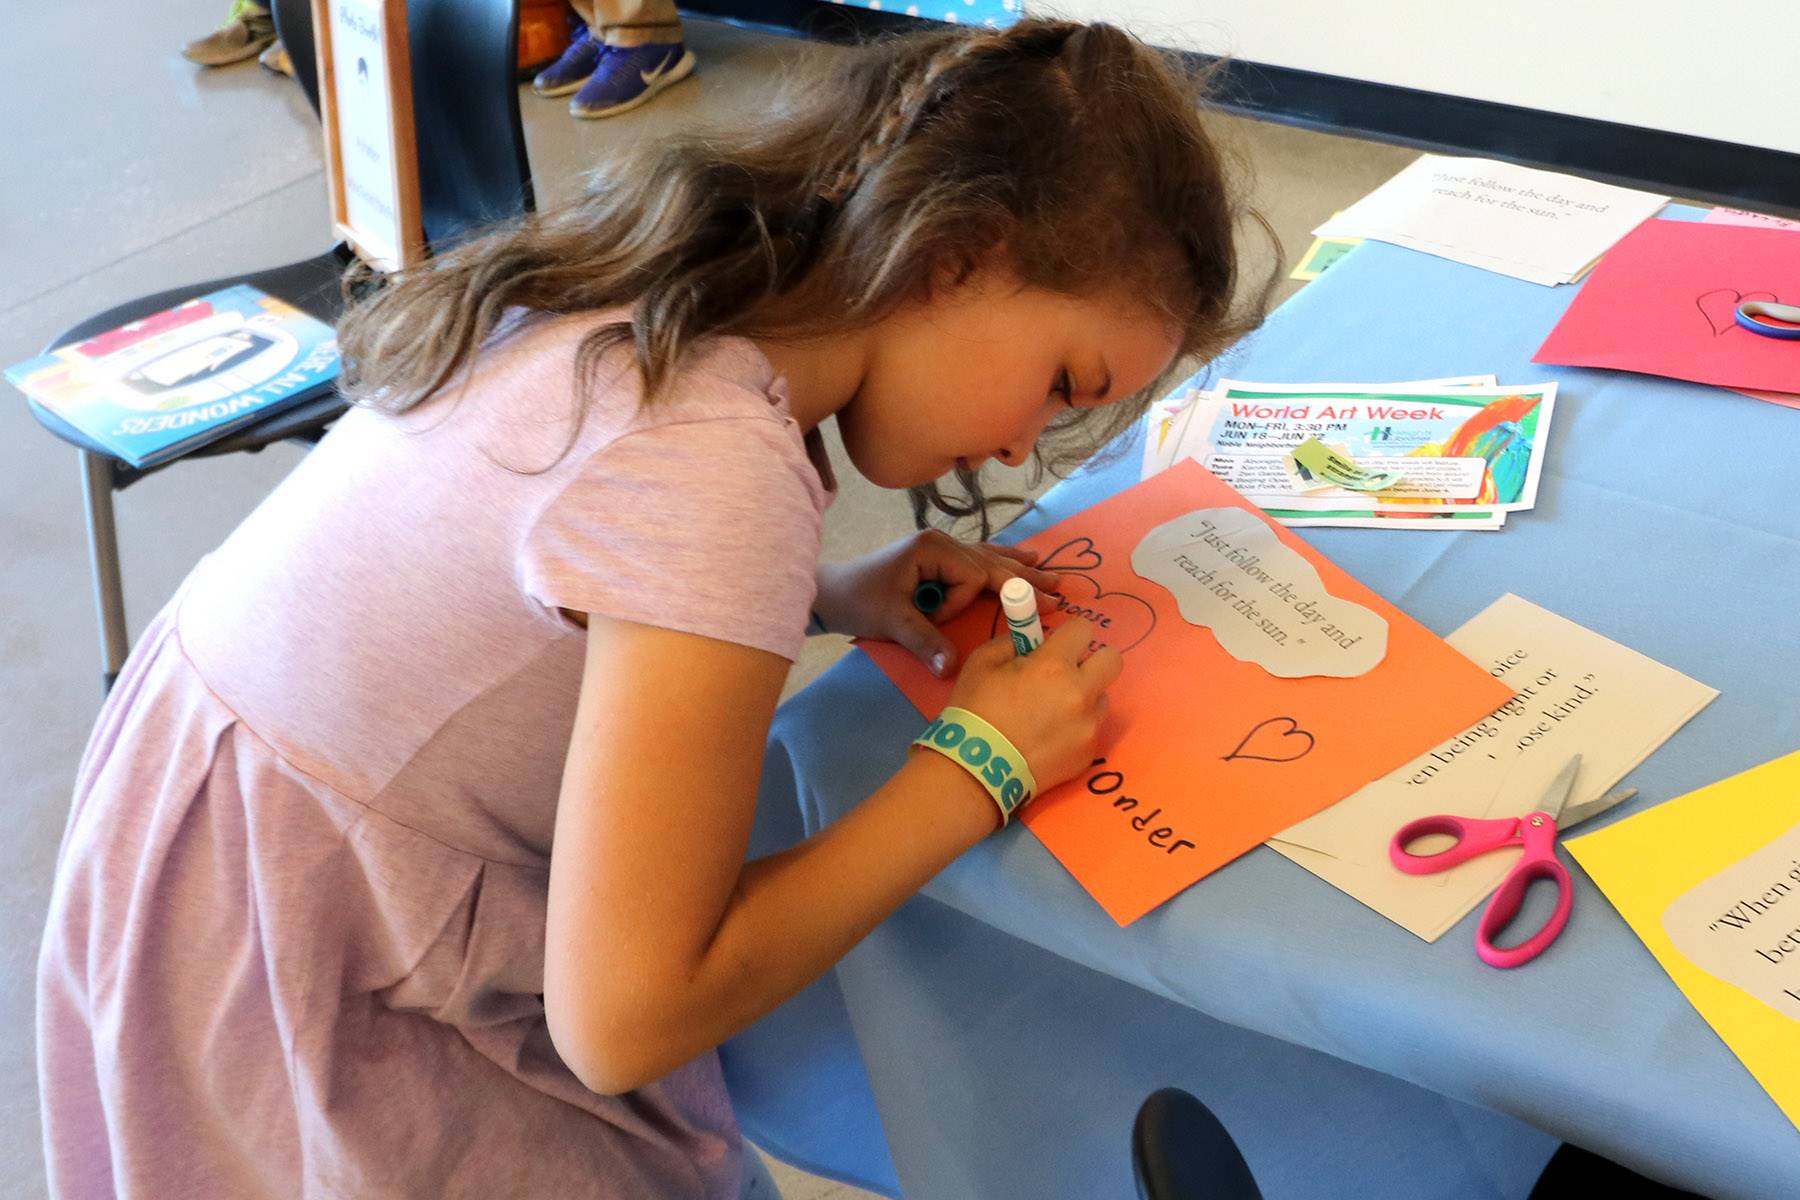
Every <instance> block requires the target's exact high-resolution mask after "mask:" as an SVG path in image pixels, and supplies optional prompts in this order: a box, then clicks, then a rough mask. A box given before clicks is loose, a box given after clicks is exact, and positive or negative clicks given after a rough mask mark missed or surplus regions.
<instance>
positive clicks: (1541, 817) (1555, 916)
mask: <svg viewBox="0 0 1800 1200" xmlns="http://www.w3.org/2000/svg"><path fill="white" fill-rule="evenodd" d="M1519 834H1520V836H1521V838H1522V839H1523V841H1524V843H1525V854H1524V856H1523V857H1522V858H1520V859H1519V864H1518V865H1517V866H1515V867H1514V868H1513V869H1512V870H1511V871H1510V872H1508V873H1507V876H1506V879H1505V880H1504V881H1502V883H1501V884H1500V889H1499V890H1498V891H1496V892H1495V893H1494V898H1493V899H1492V900H1489V901H1488V906H1487V910H1486V911H1485V912H1483V913H1482V914H1481V923H1480V924H1479V925H1477V926H1476V927H1475V953H1476V954H1477V955H1479V956H1480V958H1481V961H1482V962H1484V963H1486V964H1487V965H1488V966H1490V967H1502V968H1505V967H1519V966H1523V965H1525V964H1526V963H1528V962H1530V961H1531V960H1532V959H1534V958H1536V957H1537V956H1538V955H1540V954H1542V953H1543V952H1544V951H1545V950H1547V949H1549V948H1550V943H1551V942H1554V941H1555V940H1556V938H1557V935H1558V934H1560V933H1561V932H1562V931H1563V926H1564V925H1567V924H1568V923H1569V911H1570V909H1572V908H1573V907H1574V905H1575V885H1574V883H1573V881H1571V880H1570V878H1569V869H1568V868H1567V867H1565V866H1563V865H1562V863H1561V862H1559V861H1558V860H1557V857H1556V819H1555V818H1554V817H1552V816H1550V815H1549V814H1548V813H1541V812H1535V813H1531V814H1530V815H1528V816H1525V817H1521V818H1520V819H1519ZM1540 879H1548V880H1550V881H1551V882H1552V883H1554V884H1556V911H1555V912H1553V913H1551V914H1550V919H1549V920H1547V921H1545V922H1544V924H1543V927H1542V928H1541V929H1539V930H1538V931H1537V932H1536V933H1534V934H1532V935H1531V936H1530V937H1528V938H1526V939H1525V940H1524V941H1522V942H1520V943H1519V944H1518V945H1516V946H1510V947H1501V946H1498V945H1496V944H1495V942H1494V939H1495V938H1497V937H1499V936H1500V935H1501V934H1502V933H1504V932H1505V931H1506V927H1507V926H1508V925H1510V924H1512V921H1513V918H1514V917H1516V916H1518V915H1519V909H1520V908H1521V907H1523V906H1524V903H1525V892H1526V891H1527V890H1528V889H1529V888H1530V887H1531V885H1532V884H1533V883H1535V882H1537V881H1538V880H1540Z"/></svg>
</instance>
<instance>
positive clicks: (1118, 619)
mask: <svg viewBox="0 0 1800 1200" xmlns="http://www.w3.org/2000/svg"><path fill="white" fill-rule="evenodd" d="M1082 540H1083V541H1085V540H1086V539H1085V538H1084V539H1082ZM1094 557H1095V558H1098V557H1099V556H1098V555H1095V556H1094ZM1057 575H1058V579H1059V582H1060V583H1061V585H1062V586H1061V587H1059V588H1058V589H1057V590H1056V591H1055V592H1054V593H1052V594H1051V598H1050V599H1048V600H1042V599H1041V600H1040V601H1039V603H1040V604H1041V605H1042V610H1041V611H1042V613H1043V615H1044V616H1045V617H1047V618H1051V623H1052V624H1053V623H1054V619H1055V618H1056V617H1084V618H1086V619H1087V620H1089V621H1092V622H1093V623H1094V640H1095V641H1096V642H1099V643H1100V644H1102V645H1106V646H1111V647H1112V648H1113V649H1114V650H1117V651H1118V652H1119V653H1120V654H1123V653H1125V652H1126V651H1127V650H1129V649H1131V648H1132V647H1133V646H1136V645H1137V644H1138V643H1139V642H1141V641H1143V640H1144V639H1145V638H1147V637H1149V636H1150V631H1151V630H1152V629H1155V628H1156V610H1155V609H1154V608H1151V607H1150V604H1149V602H1148V601H1146V600H1144V599H1143V598H1142V597H1140V596H1134V595H1132V594H1131V593H1130V592H1104V591H1101V590H1100V584H1099V583H1098V582H1096V581H1095V579H1094V577H1093V576H1091V575H1082V574H1079V573H1076V572H1073V571H1070V572H1062V571H1059V572H1057ZM1004 628H1005V623H1004V618H1003V616H1002V614H1001V613H1000V612H999V611H998V610H996V611H995V613H994V620H993V622H992V624H991V625H990V626H989V629H988V636H990V637H999V636H1000V632H1001V630H1002V629H1004Z"/></svg>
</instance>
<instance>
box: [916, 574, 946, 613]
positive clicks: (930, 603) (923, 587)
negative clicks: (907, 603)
mask: <svg viewBox="0 0 1800 1200" xmlns="http://www.w3.org/2000/svg"><path fill="white" fill-rule="evenodd" d="M946 594H947V593H946V592H945V591H944V583H943V580H941V579H925V580H921V581H920V583H919V586H918V587H916V588H914V589H913V607H914V608H916V609H918V610H919V611H920V612H922V613H924V614H925V615H926V616H928V617H929V616H930V615H931V614H932V613H934V612H936V611H937V610H938V609H940V608H942V607H944V597H945V595H946Z"/></svg>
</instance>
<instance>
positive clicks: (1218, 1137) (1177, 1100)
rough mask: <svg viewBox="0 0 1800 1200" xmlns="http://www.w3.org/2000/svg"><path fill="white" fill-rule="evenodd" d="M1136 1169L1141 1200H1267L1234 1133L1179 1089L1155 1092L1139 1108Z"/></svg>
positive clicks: (1134, 1148)
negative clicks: (1233, 1137)
mask: <svg viewBox="0 0 1800 1200" xmlns="http://www.w3.org/2000/svg"><path fill="white" fill-rule="evenodd" d="M1131 1169H1132V1173H1133V1174H1134V1175H1135V1176H1136V1177H1137V1190H1138V1196H1139V1198H1140V1200H1262V1192H1261V1191H1259V1190H1257V1186H1256V1180H1255V1179H1254V1178H1252V1177H1251V1175H1250V1166H1249V1164H1248V1163H1246V1162H1245V1161H1244V1156H1243V1154H1241V1153H1240V1152H1239V1151H1238V1148H1237V1143H1236V1142H1234V1141H1232V1140H1231V1134H1230V1133H1228V1132H1226V1129H1225V1126H1223V1125H1221V1124H1220V1123H1219V1118H1217V1117H1215V1116H1213V1114H1212V1110H1211V1109H1209V1108H1207V1107H1206V1105H1204V1104H1202V1103H1200V1101H1199V1100H1197V1099H1195V1098H1194V1097H1193V1096H1190V1095H1188V1093H1186V1092H1184V1091H1182V1090H1181V1089H1180V1088H1163V1089H1162V1090H1161V1091H1159V1092H1153V1093H1151V1095H1150V1098H1149V1099H1147V1100H1145V1101H1144V1103H1143V1105H1142V1106H1141V1107H1140V1108H1139V1109H1138V1114H1137V1121H1136V1122H1135V1123H1134V1124H1133V1125H1132V1129H1131Z"/></svg>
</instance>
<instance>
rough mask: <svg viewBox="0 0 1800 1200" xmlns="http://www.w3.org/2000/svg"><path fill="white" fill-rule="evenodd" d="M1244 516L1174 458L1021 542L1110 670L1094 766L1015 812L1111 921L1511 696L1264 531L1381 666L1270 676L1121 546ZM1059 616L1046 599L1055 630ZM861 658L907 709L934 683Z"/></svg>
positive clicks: (977, 609)
mask: <svg viewBox="0 0 1800 1200" xmlns="http://www.w3.org/2000/svg"><path fill="white" fill-rule="evenodd" d="M1223 507H1232V508H1241V509H1245V510H1247V511H1249V512H1251V513H1254V514H1255V515H1256V516H1257V518H1258V519H1259V520H1262V521H1264V523H1265V524H1267V523H1268V522H1267V520H1266V518H1263V516H1262V514H1261V512H1260V511H1259V510H1257V509H1256V508H1254V507H1253V506H1251V505H1250V504H1249V503H1247V502H1246V501H1245V500H1244V498H1243V497H1242V496H1239V495H1238V494H1237V493H1236V492H1234V491H1232V490H1231V489H1230V488H1229V487H1227V486H1225V485H1224V484H1223V483H1220V482H1219V481H1218V480H1217V479H1216V478H1214V477H1213V476H1212V475H1211V474H1210V473H1208V472H1207V471H1206V469H1205V468H1204V467H1202V466H1200V464H1198V463H1196V462H1193V461H1192V460H1187V461H1183V462H1181V463H1179V464H1177V465H1176V466H1174V467H1172V468H1170V469H1169V470H1167V471H1164V472H1163V473H1162V474H1160V475H1157V476H1156V477H1154V478H1152V479H1150V480H1148V481H1146V482H1144V483H1140V484H1138V485H1137V486H1136V487H1133V488H1129V489H1127V490H1126V491H1123V492H1121V493H1119V494H1118V495H1117V496H1114V497H1112V498H1111V499H1110V500H1106V501H1104V502H1102V503H1100V504H1097V505H1095V506H1094V507H1093V508H1090V509H1088V510H1087V511H1086V512H1083V513H1078V514H1076V515H1075V516H1073V517H1070V518H1069V519H1068V520H1066V521H1063V522H1062V523H1061V524H1058V525H1056V526H1053V527H1052V528H1050V529H1048V530H1046V531H1044V532H1043V533H1041V534H1039V535H1038V536H1036V537H1034V538H1031V539H1029V540H1027V541H1026V542H1024V543H1023V544H1024V545H1026V546H1029V547H1031V548H1032V549H1034V550H1037V551H1039V552H1040V553H1042V554H1043V555H1044V556H1045V557H1044V559H1043V560H1042V565H1043V566H1044V567H1045V569H1047V570H1051V571H1055V572H1056V573H1057V574H1059V575H1060V576H1062V589H1061V596H1062V599H1061V607H1062V608H1063V609H1064V610H1065V611H1070V612H1076V611H1078V612H1080V613H1081V615H1083V616H1085V617H1087V618H1088V619H1090V620H1092V621H1094V623H1095V625H1096V637H1097V638H1098V639H1099V640H1101V641H1106V642H1108V643H1109V644H1111V645H1114V646H1117V647H1118V648H1119V649H1120V650H1121V651H1122V652H1123V653H1124V656H1125V672H1124V674H1123V675H1122V676H1121V677H1120V678H1119V681H1118V683H1116V684H1114V685H1113V688H1112V690H1111V692H1110V693H1109V694H1108V696H1109V700H1110V701H1111V713H1112V720H1111V723H1110V726H1109V729H1108V734H1107V741H1106V748H1105V750H1104V755H1105V757H1104V758H1103V759H1102V760H1101V761H1099V762H1096V763H1095V764H1094V765H1093V766H1092V767H1091V768H1090V769H1089V771H1088V772H1087V773H1086V774H1085V775H1084V776H1082V777H1080V778H1077V779H1075V780H1072V781H1071V782H1069V783H1066V784H1063V785H1062V786H1061V787H1057V788H1053V789H1051V790H1050V791H1048V792H1046V793H1044V794H1043V795H1042V796H1040V797H1038V798H1037V799H1036V800H1035V801H1033V802H1032V803H1031V804H1030V805H1029V806H1027V808H1026V809H1025V810H1024V816H1023V818H1022V819H1023V821H1024V823H1025V825H1026V826H1027V827H1029V828H1030V830H1031V831H1032V833H1034V834H1035V835H1037V837H1038V838H1039V839H1040V840H1041V841H1042V842H1043V843H1044V845H1045V846H1046V847H1048V848H1049V850H1050V852H1051V853H1052V854H1054V855H1055V856H1056V857H1057V859H1058V860H1059V861H1060V862H1061V863H1062V864H1063V865H1064V866H1065V867H1067V868H1068V869H1069V871H1070V873H1071V874H1073V875H1074V876H1075V878H1076V879H1077V880H1079V881H1080V882H1081V884H1082V886H1083V887H1085V888H1086V889H1087V890H1088V892H1089V893H1090V894H1092V895H1093V897H1094V899H1095V900H1097V901H1099V903H1100V905H1101V907H1102V908H1104V909H1105V910H1106V911H1107V913H1108V914H1110V915H1111V916H1112V918H1113V919H1114V920H1115V921H1117V922H1118V923H1119V924H1121V925H1125V924H1128V923H1130V922H1131V921H1134V920H1136V919H1137V918H1138V917H1140V916H1142V915H1143V914H1144V913H1146V912H1148V911H1150V910H1151V909H1152V908H1155V907H1156V906H1157V905H1159V904H1161V903H1162V902H1163V901H1164V900H1167V899H1168V898H1169V897H1170V896H1173V895H1174V894H1175V893H1177V892H1179V891H1181V890H1182V889H1183V888H1185V887H1187V886H1188V885H1189V884H1191V883H1193V882H1195V881H1196V880H1198V879H1201V878H1202V877H1204V876H1206V875H1208V874H1210V873H1212V872H1213V871H1216V870H1217V869H1218V868H1220V867H1222V866H1224V865H1225V864H1226V863H1228V862H1230V861H1231V860H1232V859H1234V858H1236V857H1237V856H1238V855H1240V854H1242V853H1244V852H1245V851H1246V850H1249V849H1251V848H1253V847H1255V846H1257V845H1259V844H1260V843H1262V842H1264V841H1266V840H1267V839H1268V838H1269V837H1271V836H1273V835H1274V834H1276V833H1279V832H1280V831H1281V830H1283V829H1286V828H1287V827H1288V826H1290V825H1293V824H1294V823H1296V822H1298V821H1300V820H1302V819H1304V818H1306V817H1309V816H1311V815H1312V814H1314V813H1316V812H1318V811H1319V810H1320V809H1322V808H1324V807H1326V806H1327V805H1330V804H1333V803H1335V802H1336V801H1338V800H1341V799H1343V798H1344V797H1345V796H1347V795H1349V794H1350V793H1351V792H1353V791H1355V790H1356V789H1358V788H1360V787H1362V786H1363V785H1364V784H1366V783H1368V782H1370V781H1371V780H1373V779H1377V778H1379V777H1380V776H1382V775H1385V774H1387V773H1388V772H1389V771H1391V770H1393V769H1394V768H1395V767H1398V766H1400V765H1401V764H1402V763H1406V762H1409V761H1411V760H1412V759H1413V758H1415V757H1417V756H1418V755H1419V754H1422V753H1424V752H1425V751H1426V750H1428V749H1430V748H1431V747H1432V746H1435V745H1437V744H1438V743H1439V742H1442V741H1443V740H1444V739H1446V738H1449V737H1451V736H1453V735H1455V734H1457V733H1459V732H1461V731H1462V730H1464V729H1467V728H1468V727H1469V726H1470V725H1473V724H1474V723H1475V722H1476V721H1478V720H1480V719H1481V718H1482V717H1484V716H1486V715H1488V714H1489V713H1490V712H1492V711H1493V710H1494V709H1496V708H1498V707H1500V705H1502V704H1504V703H1506V701H1507V700H1509V699H1510V698H1511V697H1512V691H1511V689H1509V688H1508V687H1506V686H1505V685H1504V684H1502V683H1500V682H1499V681H1497V680H1495V679H1494V678H1492V677H1491V676H1489V675H1488V673H1487V672H1486V671H1485V670H1483V669H1482V668H1481V667H1478V666H1476V665H1475V664H1474V663H1472V662H1470V661H1469V660H1468V659H1466V658H1464V657H1463V656H1462V655H1460V654H1458V653H1457V652H1456V651H1455V650H1452V649H1451V648H1450V647H1449V646H1448V645H1446V644H1445V643H1444V641H1443V640H1442V639H1441V638H1439V637H1438V636H1437V635H1435V634H1433V633H1432V632H1431V631H1430V630H1428V629H1426V628H1425V627H1424V626H1422V625H1420V624H1418V623H1417V622H1416V621H1414V620H1412V618H1410V617H1408V616H1407V615H1406V614H1405V613H1403V612H1401V611H1400V610H1399V609H1397V608H1395V607H1394V606H1393V605H1391V604H1389V603H1388V602H1387V601H1385V600H1383V599H1382V598H1381V597H1380V596H1377V595H1376V594H1375V593H1374V592H1371V591H1370V590H1369V589H1368V588H1366V587H1364V586H1363V585H1362V584H1360V583H1358V582H1357V581H1356V580H1355V579H1353V578H1351V577H1350V576H1349V575H1347V574H1345V573H1344V572H1343V571H1341V570H1339V569H1338V568H1337V567H1336V566H1334V565H1333V564H1332V563H1331V562H1330V561H1329V560H1327V559H1325V558H1324V557H1322V556H1321V555H1319V554H1318V552H1317V551H1315V550H1313V549H1312V547H1311V546H1309V545H1308V544H1307V543H1305V542H1303V541H1301V540H1300V539H1299V538H1298V537H1296V536H1294V535H1293V534H1292V533H1290V532H1289V531H1287V530H1285V529H1281V528H1280V527H1278V526H1275V527H1273V528H1274V531H1275V534H1276V536H1277V537H1279V538H1280V539H1281V541H1282V542H1283V543H1285V544H1286V545H1287V546H1288V547H1289V548H1291V549H1293V550H1295V551H1297V552H1298V553H1299V554H1301V555H1302V556H1304V557H1305V558H1306V559H1307V561H1308V562H1310V563H1311V564H1312V566H1313V567H1314V568H1315V569H1316V570H1317V571H1318V573H1319V576H1320V578H1321V580H1322V581H1323V582H1324V585H1325V588H1326V590H1327V591H1329V592H1330V593H1331V595H1333V596H1336V597H1339V598H1341V599H1344V600H1351V601H1354V602H1355V603H1357V604H1361V605H1363V606H1365V607H1367V608H1370V609H1373V610H1374V611H1375V612H1377V613H1379V614H1380V615H1381V616H1382V617H1383V618H1385V619H1386V621H1387V623H1388V646H1387V655H1386V657H1385V658H1383V659H1382V661H1381V662H1380V663H1379V664H1378V665H1376V666H1375V667H1374V668H1373V669H1372V670H1370V671H1369V672H1368V673H1367V674H1364V675H1362V676H1359V677H1356V678H1350V679H1338V678H1329V677H1323V676H1316V677H1311V678H1306V679H1282V678H1278V677H1276V676H1274V675H1271V674H1269V673H1268V672H1267V671H1266V670H1264V669H1263V668H1262V667H1260V666H1258V665H1256V664H1255V663H1248V662H1241V661H1239V660H1238V659H1236V658H1234V657H1232V656H1231V655H1230V654H1228V653H1227V652H1226V651H1225V650H1224V648H1223V647H1221V646H1220V645H1219V642H1218V639H1217V638H1215V637H1214V636H1213V634H1212V632H1211V630H1209V629H1207V628H1205V627H1203V626H1199V625H1194V624H1191V623H1190V622H1188V621H1187V620H1186V619H1185V618H1183V617H1182V615H1181V613H1180V611H1179V610H1178V609H1177V607H1176V603H1175V597H1174V596H1173V595H1172V594H1171V593H1170V592H1168V591H1167V590H1165V589H1164V588H1163V587H1162V586H1161V585H1159V584H1156V583H1152V582H1150V581H1149V580H1147V579H1144V578H1142V577H1140V576H1139V575H1138V574H1137V573H1136V572H1135V571H1134V570H1133V569H1132V566H1131V553H1132V550H1133V549H1134V548H1135V547H1136V546H1137V544H1138V543H1139V542H1140V541H1142V540H1143V537H1144V535H1145V534H1146V533H1148V532H1149V531H1150V530H1151V529H1154V528H1155V527H1157V526H1158V525H1161V524H1163V523H1164V522H1166V521H1169V520H1172V519H1173V518H1175V517H1178V516H1180V515H1182V514H1184V513H1188V512H1192V511H1194V510H1195V509H1202V508H1223ZM998 608H999V604H998V602H997V601H996V600H994V599H993V598H992V597H984V598H983V599H982V600H980V601H977V602H976V603H975V604H974V605H973V606H971V607H970V608H969V609H967V610H966V611H964V612H962V613H960V614H958V615H957V617H956V618H955V619H954V620H952V621H950V622H948V623H947V624H946V625H945V626H944V631H945V633H946V634H948V635H949V637H950V639H951V640H952V641H953V642H955V643H956V646H957V649H958V651H959V652H961V653H962V654H964V655H966V654H967V653H968V652H969V651H970V650H971V649H973V648H974V647H975V646H976V645H978V644H980V643H981V642H983V641H985V640H987V639H988V638H989V637H991V636H993V635H994V633H995V632H996V631H997V612H998ZM1064 619H1066V618H1065V617H1064V616H1061V615H1059V614H1058V613H1057V612H1056V611H1053V610H1051V608H1050V606H1049V605H1048V604H1046V605H1045V611H1044V613H1043V620H1044V624H1045V626H1046V627H1049V628H1054V627H1055V626H1056V625H1057V624H1058V623H1059V622H1060V621H1061V620H1064ZM862 648H863V650H864V651H866V652H867V653H868V655H869V656H870V657H871V658H873V659H874V660H875V662H876V663H877V664H878V665H879V666H880V667H881V669H882V670H883V671H885V672H886V673H887V674H888V675H889V676H890V677H891V678H892V679H893V680H894V681H895V683H897V684H898V685H899V686H900V688H901V690H902V691H904V692H905V693H906V696H907V698H908V699H909V700H911V701H912V702H913V703H914V704H915V705H916V706H918V708H919V711H920V712H921V713H925V714H928V715H935V714H936V713H937V712H938V711H939V710H940V709H942V708H943V706H944V705H945V703H947V702H948V700H949V697H950V687H951V685H950V683H949V682H948V681H945V680H941V679H937V678H934V677H933V676H932V675H931V674H930V672H928V671H926V670H925V668H924V667H923V666H921V665H920V664H919V662H918V660H917V659H915V658H914V657H913V656H912V655H911V654H910V653H908V652H907V651H905V650H903V649H901V648H900V647H898V646H895V645H893V644H891V643H887V642H865V643H862Z"/></svg>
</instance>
